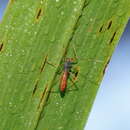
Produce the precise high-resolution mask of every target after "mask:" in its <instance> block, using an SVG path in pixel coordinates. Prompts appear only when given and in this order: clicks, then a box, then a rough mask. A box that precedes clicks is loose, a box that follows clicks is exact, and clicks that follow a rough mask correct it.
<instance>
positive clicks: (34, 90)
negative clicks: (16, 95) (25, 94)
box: [32, 80, 39, 95]
mask: <svg viewBox="0 0 130 130" xmlns="http://www.w3.org/2000/svg"><path fill="white" fill-rule="evenodd" d="M38 82H39V80H37V81H36V83H35V85H34V89H33V94H32V95H34V94H35V92H36V90H37V87H38Z"/></svg>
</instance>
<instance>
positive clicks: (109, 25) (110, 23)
mask: <svg viewBox="0 0 130 130" xmlns="http://www.w3.org/2000/svg"><path fill="white" fill-rule="evenodd" d="M111 26H112V21H110V22H109V24H108V27H107V29H110V28H111Z"/></svg>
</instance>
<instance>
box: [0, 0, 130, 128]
mask: <svg viewBox="0 0 130 130" xmlns="http://www.w3.org/2000/svg"><path fill="white" fill-rule="evenodd" d="M7 1H8V0H0V19H1V18H2V15H3V11H4V9H5V7H6V4H7ZM129 101H130V22H129V23H128V25H127V27H126V29H125V32H124V33H123V35H122V37H121V39H120V42H119V44H118V46H117V48H116V50H115V52H114V54H113V56H112V59H111V62H110V64H109V66H108V67H107V70H106V73H105V76H104V79H103V81H102V84H101V86H100V89H99V91H98V94H97V97H96V100H95V103H94V105H93V108H92V111H91V113H90V116H89V119H88V123H87V125H86V127H85V130H130V102H129Z"/></svg>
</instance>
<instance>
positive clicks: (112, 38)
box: [109, 32, 116, 44]
mask: <svg viewBox="0 0 130 130" xmlns="http://www.w3.org/2000/svg"><path fill="white" fill-rule="evenodd" d="M115 35H116V32H114V33H113V35H112V37H111V40H110V42H109V44H111V43H112V41H113V40H114V37H115Z"/></svg>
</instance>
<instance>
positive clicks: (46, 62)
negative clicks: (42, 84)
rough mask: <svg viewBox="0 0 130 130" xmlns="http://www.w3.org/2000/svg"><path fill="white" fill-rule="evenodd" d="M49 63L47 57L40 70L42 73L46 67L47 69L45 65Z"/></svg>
mask: <svg viewBox="0 0 130 130" xmlns="http://www.w3.org/2000/svg"><path fill="white" fill-rule="evenodd" d="M46 63H47V56H46V57H45V59H44V61H43V63H42V66H41V69H40V72H42V71H43V69H44V67H45V64H46Z"/></svg>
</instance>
